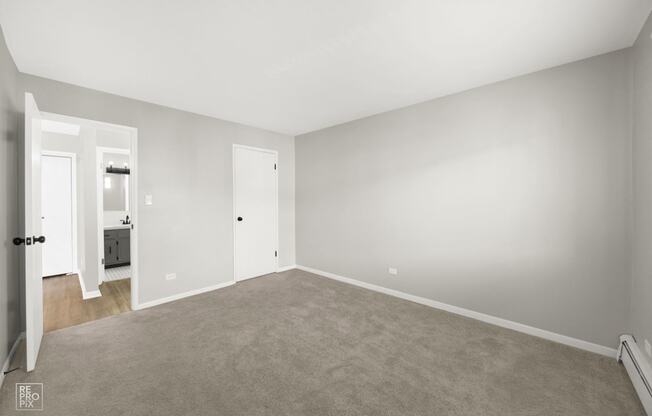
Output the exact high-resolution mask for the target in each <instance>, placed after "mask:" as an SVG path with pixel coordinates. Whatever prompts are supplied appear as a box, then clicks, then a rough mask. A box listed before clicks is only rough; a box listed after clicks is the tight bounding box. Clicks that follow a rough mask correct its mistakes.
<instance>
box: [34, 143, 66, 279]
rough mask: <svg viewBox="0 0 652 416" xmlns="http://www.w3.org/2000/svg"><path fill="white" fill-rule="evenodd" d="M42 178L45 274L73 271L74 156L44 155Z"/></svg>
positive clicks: (42, 159) (51, 274)
mask: <svg viewBox="0 0 652 416" xmlns="http://www.w3.org/2000/svg"><path fill="white" fill-rule="evenodd" d="M41 178H42V180H41V195H42V197H41V203H42V209H41V211H42V217H43V222H42V224H43V235H46V236H47V241H46V242H45V244H43V276H54V275H57V274H66V273H72V272H73V236H72V222H73V217H72V215H73V209H72V205H73V204H72V199H73V193H72V188H73V186H72V181H73V178H72V159H70V158H69V157H65V156H52V155H43V157H42V158H41Z"/></svg>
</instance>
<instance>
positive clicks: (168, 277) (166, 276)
mask: <svg viewBox="0 0 652 416" xmlns="http://www.w3.org/2000/svg"><path fill="white" fill-rule="evenodd" d="M176 278H177V274H176V273H168V274H166V275H165V280H174V279H176Z"/></svg>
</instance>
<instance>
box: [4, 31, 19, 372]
mask: <svg viewBox="0 0 652 416" xmlns="http://www.w3.org/2000/svg"><path fill="white" fill-rule="evenodd" d="M17 83H18V70H17V69H16V66H15V65H14V61H13V59H12V58H11V55H10V54H9V51H8V50H7V46H6V45H5V39H4V36H3V34H2V30H1V29H0V169H1V170H2V173H1V174H0V367H2V365H3V364H4V362H5V360H6V358H7V355H8V353H9V350H10V348H11V346H12V345H13V344H14V341H15V340H16V337H17V336H18V334H19V333H20V328H21V305H20V278H19V276H20V270H19V265H18V260H19V258H18V253H19V249H18V248H16V247H14V245H13V243H12V239H13V238H14V237H16V236H18V235H19V230H18V126H19V123H20V121H21V119H20V114H19V111H18V100H17V98H18V95H17V93H18V89H17Z"/></svg>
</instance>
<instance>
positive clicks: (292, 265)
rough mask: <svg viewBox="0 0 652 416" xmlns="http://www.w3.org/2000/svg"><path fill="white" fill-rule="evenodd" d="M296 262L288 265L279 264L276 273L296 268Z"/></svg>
mask: <svg viewBox="0 0 652 416" xmlns="http://www.w3.org/2000/svg"><path fill="white" fill-rule="evenodd" d="M296 268H297V265H296V264H290V265H289V266H281V267H279V268H278V269H277V270H276V273H281V272H287V271H288V270H292V269H296Z"/></svg>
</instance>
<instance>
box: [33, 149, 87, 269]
mask: <svg viewBox="0 0 652 416" xmlns="http://www.w3.org/2000/svg"><path fill="white" fill-rule="evenodd" d="M41 155H42V156H49V157H65V158H68V159H70V166H71V176H72V179H71V194H72V195H71V197H72V201H71V203H72V204H71V206H72V270H71V272H72V273H79V257H78V254H77V253H78V252H77V247H78V246H77V230H78V228H77V221H78V219H77V154H76V153H71V152H58V151H53V150H41ZM41 203H43V201H41Z"/></svg>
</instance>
